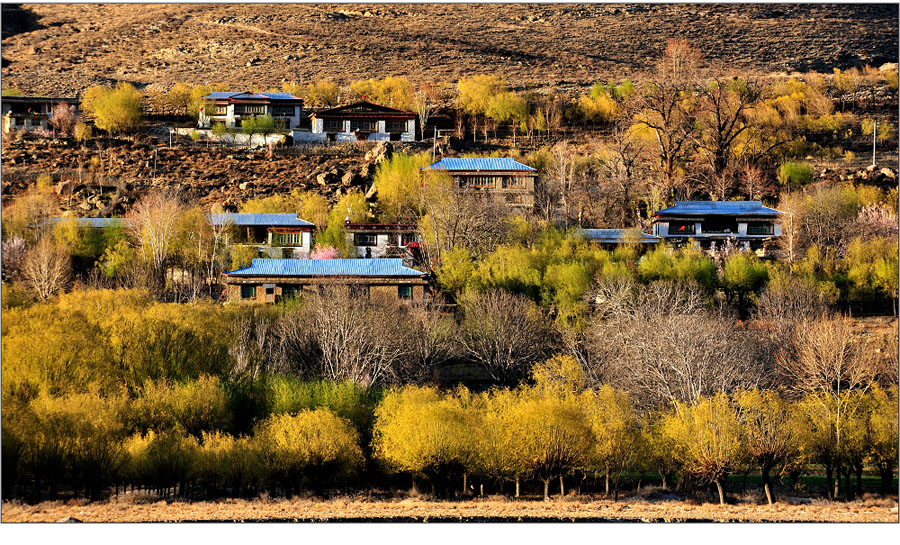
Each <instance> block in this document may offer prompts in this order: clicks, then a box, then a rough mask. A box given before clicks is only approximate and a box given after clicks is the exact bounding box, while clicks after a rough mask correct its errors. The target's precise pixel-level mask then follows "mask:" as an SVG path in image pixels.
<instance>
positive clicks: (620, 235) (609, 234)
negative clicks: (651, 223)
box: [575, 229, 662, 244]
mask: <svg viewBox="0 0 900 545" xmlns="http://www.w3.org/2000/svg"><path fill="white" fill-rule="evenodd" d="M575 232H576V234H577V235H579V236H581V237H582V238H584V239H585V240H590V241H593V242H609V243H615V244H622V243H626V242H634V241H635V235H637V242H640V243H641V244H653V243H656V242H659V241H661V240H662V239H661V238H660V237H658V236H656V235H650V234H648V233H644V232H643V231H637V230H635V229H577V230H576V231H575Z"/></svg>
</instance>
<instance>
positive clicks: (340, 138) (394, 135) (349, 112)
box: [293, 101, 416, 144]
mask: <svg viewBox="0 0 900 545" xmlns="http://www.w3.org/2000/svg"><path fill="white" fill-rule="evenodd" d="M293 136H294V143H295V144H299V143H315V142H356V141H359V140H370V141H390V142H413V141H415V139H416V114H414V113H413V112H404V111H403V110H398V109H396V108H390V107H388V106H381V105H380V104H373V103H371V102H367V101H361V102H355V103H353V104H348V105H346V106H339V107H337V108H331V109H329V110H323V111H320V112H314V113H313V114H312V115H310V130H309V131H305V130H294V132H293Z"/></svg>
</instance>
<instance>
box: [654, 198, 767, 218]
mask: <svg viewBox="0 0 900 545" xmlns="http://www.w3.org/2000/svg"><path fill="white" fill-rule="evenodd" d="M659 214H671V215H686V216H706V215H734V216H778V215H780V214H782V212H780V211H778V210H775V209H774V208H768V207H766V206H763V205H762V202H761V201H675V206H670V207H669V208H665V209H663V210H660V211H658V212H656V214H654V215H659Z"/></svg>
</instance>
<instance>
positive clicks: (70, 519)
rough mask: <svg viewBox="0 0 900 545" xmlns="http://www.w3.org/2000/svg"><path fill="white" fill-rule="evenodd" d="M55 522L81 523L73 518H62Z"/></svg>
mask: <svg viewBox="0 0 900 545" xmlns="http://www.w3.org/2000/svg"><path fill="white" fill-rule="evenodd" d="M56 522H83V521H81V520H79V519H77V518H75V517H63V518H61V519H59V520H58V521H56Z"/></svg>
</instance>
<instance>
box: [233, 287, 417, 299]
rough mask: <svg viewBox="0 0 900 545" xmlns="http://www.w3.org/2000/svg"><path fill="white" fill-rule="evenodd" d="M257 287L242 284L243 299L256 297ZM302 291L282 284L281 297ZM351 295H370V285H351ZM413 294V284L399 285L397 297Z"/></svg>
mask: <svg viewBox="0 0 900 545" xmlns="http://www.w3.org/2000/svg"><path fill="white" fill-rule="evenodd" d="M256 288H257V286H241V299H256ZM301 291H302V288H301V287H300V286H282V288H281V299H290V298H292V297H296V296H297V295H299V293H300V292H301ZM318 291H319V293H323V292H324V286H319V290H318ZM265 293H266V295H274V294H275V288H274V287H267V288H265ZM350 296H351V297H368V296H369V286H367V285H365V284H351V285H350ZM412 296H413V287H412V286H397V297H399V298H401V299H412Z"/></svg>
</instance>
